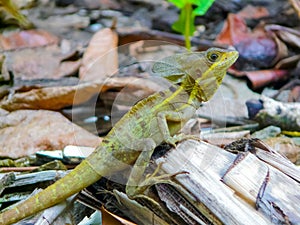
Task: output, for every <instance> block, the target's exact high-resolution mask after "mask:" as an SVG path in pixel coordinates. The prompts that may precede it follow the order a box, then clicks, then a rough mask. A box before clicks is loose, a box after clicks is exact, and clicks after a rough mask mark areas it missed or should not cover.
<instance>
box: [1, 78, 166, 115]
mask: <svg viewBox="0 0 300 225" xmlns="http://www.w3.org/2000/svg"><path fill="white" fill-rule="evenodd" d="M133 81H135V82H133ZM125 86H126V89H127V91H128V92H129V93H130V91H131V92H133V90H139V89H140V90H141V93H140V94H139V96H148V95H150V94H152V93H153V92H155V91H159V90H161V84H159V83H155V82H153V81H151V80H148V79H142V78H140V79H138V78H136V77H121V78H119V77H115V78H110V79H108V80H105V81H102V82H101V81H99V82H86V83H81V84H79V85H76V86H62V87H44V88H38V89H32V90H30V91H27V92H21V93H15V94H13V95H8V96H5V97H4V98H3V99H2V100H1V101H0V107H1V108H3V109H6V110H8V111H14V110H18V109H52V110H57V109H61V108H64V107H66V106H71V105H78V104H81V103H83V102H85V101H87V100H89V99H90V98H91V97H92V96H94V95H96V94H99V93H100V92H105V91H107V90H108V89H112V88H114V89H122V88H124V87H125Z"/></svg>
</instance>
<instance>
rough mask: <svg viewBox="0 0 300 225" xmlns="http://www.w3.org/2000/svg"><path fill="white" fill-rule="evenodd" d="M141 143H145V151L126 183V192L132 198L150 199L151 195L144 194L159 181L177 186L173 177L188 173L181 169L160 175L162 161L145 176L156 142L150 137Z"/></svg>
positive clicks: (142, 152)
mask: <svg viewBox="0 0 300 225" xmlns="http://www.w3.org/2000/svg"><path fill="white" fill-rule="evenodd" d="M140 144H143V151H141V153H140V155H139V157H138V159H137V160H136V162H135V164H134V166H133V168H132V171H131V173H130V176H129V179H128V182H127V185H126V194H127V196H128V197H129V198H131V199H135V198H145V199H149V197H147V196H146V195H145V194H144V192H145V190H146V189H147V188H149V187H150V186H152V185H155V184H159V183H167V184H170V185H173V186H176V184H175V182H174V181H172V178H174V177H175V176H176V175H178V174H183V173H186V172H185V171H180V172H177V173H174V174H163V175H158V173H159V172H160V171H161V166H162V163H160V164H158V166H157V168H156V169H155V171H154V172H153V173H152V174H148V175H147V176H146V178H144V177H143V175H144V172H145V169H146V167H147V166H148V165H149V162H150V159H151V155H152V153H153V151H154V148H155V146H156V144H155V142H154V141H153V140H152V139H150V138H147V139H143V140H142V141H141V142H140Z"/></svg>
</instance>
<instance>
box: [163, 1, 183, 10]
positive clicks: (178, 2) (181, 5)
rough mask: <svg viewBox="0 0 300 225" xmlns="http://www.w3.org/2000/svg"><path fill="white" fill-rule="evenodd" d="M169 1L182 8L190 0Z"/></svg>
mask: <svg viewBox="0 0 300 225" xmlns="http://www.w3.org/2000/svg"><path fill="white" fill-rule="evenodd" d="M168 2H171V3H173V4H174V5H175V6H176V7H177V8H179V9H182V8H183V7H184V6H185V4H187V3H188V0H168Z"/></svg>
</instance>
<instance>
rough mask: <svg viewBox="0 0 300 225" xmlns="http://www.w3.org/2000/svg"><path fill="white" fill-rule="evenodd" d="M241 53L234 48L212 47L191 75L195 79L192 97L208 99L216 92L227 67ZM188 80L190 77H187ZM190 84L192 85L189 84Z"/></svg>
mask: <svg viewBox="0 0 300 225" xmlns="http://www.w3.org/2000/svg"><path fill="white" fill-rule="evenodd" d="M238 56H239V54H238V52H237V51H234V50H225V49H219V48H210V49H208V50H207V51H205V52H204V54H203V55H202V57H201V62H200V65H199V67H198V68H197V69H195V72H194V73H193V74H191V75H190V79H189V80H190V81H187V82H190V83H191V80H192V81H193V82H192V83H193V87H192V90H191V98H197V99H198V100H200V101H208V100H209V99H210V98H211V97H212V96H213V95H214V93H215V92H216V90H217V89H218V87H219V86H220V84H221V83H222V80H223V78H224V77H225V75H226V71H227V69H228V68H229V67H230V66H231V65H232V64H233V63H234V62H235V61H236V60H237V58H238ZM187 80H188V79H187ZM189 86H191V85H190V84H189Z"/></svg>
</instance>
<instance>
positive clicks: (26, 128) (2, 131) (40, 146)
mask: <svg viewBox="0 0 300 225" xmlns="http://www.w3.org/2000/svg"><path fill="white" fill-rule="evenodd" d="M99 143H100V139H99V137H97V136H95V135H93V134H91V133H89V132H88V131H86V130H84V129H83V128H81V127H79V126H77V125H75V124H73V123H72V122H70V121H69V120H68V119H66V118H65V117H64V116H62V115H61V114H60V113H58V112H53V111H46V110H18V111H15V112H11V113H9V114H7V115H4V116H0V146H1V150H0V156H1V157H11V158H19V157H23V156H28V155H31V154H33V153H35V152H37V151H40V150H57V149H63V148H64V147H65V146H66V145H79V146H89V147H96V146H97V145H98V144H99Z"/></svg>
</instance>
